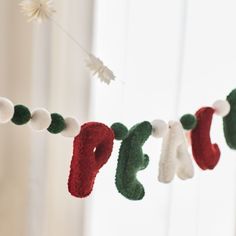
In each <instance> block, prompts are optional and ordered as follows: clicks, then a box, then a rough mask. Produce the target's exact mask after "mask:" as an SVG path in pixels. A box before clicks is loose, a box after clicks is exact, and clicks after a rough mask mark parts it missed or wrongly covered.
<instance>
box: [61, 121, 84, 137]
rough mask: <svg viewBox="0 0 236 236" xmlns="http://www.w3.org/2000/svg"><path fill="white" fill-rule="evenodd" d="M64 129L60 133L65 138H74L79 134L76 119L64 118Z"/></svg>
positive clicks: (78, 125)
mask: <svg viewBox="0 0 236 236" xmlns="http://www.w3.org/2000/svg"><path fill="white" fill-rule="evenodd" d="M65 123H66V128H65V129H64V130H63V131H62V132H61V134H62V135H63V136H65V137H72V138H73V137H75V136H76V135H78V134H79V132H80V124H79V122H78V120H77V119H76V118H73V117H68V118H65Z"/></svg>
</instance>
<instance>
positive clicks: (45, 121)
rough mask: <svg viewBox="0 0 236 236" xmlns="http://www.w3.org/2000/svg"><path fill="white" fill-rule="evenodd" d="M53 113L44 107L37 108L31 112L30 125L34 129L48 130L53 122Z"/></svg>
mask: <svg viewBox="0 0 236 236" xmlns="http://www.w3.org/2000/svg"><path fill="white" fill-rule="evenodd" d="M51 121H52V118H51V114H50V113H49V112H48V111H47V110H46V109H44V108H38V109H35V110H34V111H33V112H32V114H31V120H30V122H29V125H30V126H31V128H32V129H33V130H36V131H43V130H46V129H47V128H48V127H49V126H50V124H51Z"/></svg>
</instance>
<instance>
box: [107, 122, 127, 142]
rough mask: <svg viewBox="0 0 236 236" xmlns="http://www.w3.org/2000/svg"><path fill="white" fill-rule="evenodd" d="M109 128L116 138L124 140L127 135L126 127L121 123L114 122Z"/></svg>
mask: <svg viewBox="0 0 236 236" xmlns="http://www.w3.org/2000/svg"><path fill="white" fill-rule="evenodd" d="M111 129H112V130H113V132H114V134H115V139H116V140H124V139H125V138H126V137H127V135H128V132H129V131H128V129H127V128H126V127H125V126H124V125H123V124H121V123H118V122H117V123H114V124H113V125H112V126H111Z"/></svg>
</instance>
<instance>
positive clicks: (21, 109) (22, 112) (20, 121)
mask: <svg viewBox="0 0 236 236" xmlns="http://www.w3.org/2000/svg"><path fill="white" fill-rule="evenodd" d="M30 118H31V114H30V111H29V109H28V108H27V107H26V106H24V105H16V106H15V107H14V115H13V117H12V119H11V121H12V122H13V123H14V124H16V125H24V124H26V123H27V122H28V121H29V120H30Z"/></svg>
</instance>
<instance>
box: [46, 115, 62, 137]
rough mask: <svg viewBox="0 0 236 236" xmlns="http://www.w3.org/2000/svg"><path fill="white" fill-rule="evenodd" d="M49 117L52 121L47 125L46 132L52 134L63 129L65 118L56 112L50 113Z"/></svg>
mask: <svg viewBox="0 0 236 236" xmlns="http://www.w3.org/2000/svg"><path fill="white" fill-rule="evenodd" d="M51 118H52V122H51V124H50V126H49V127H48V132H50V133H52V134H58V133H60V132H61V131H62V130H64V129H65V127H66V124H65V120H64V118H63V117H62V116H61V115H59V114H57V113H52V114H51Z"/></svg>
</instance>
